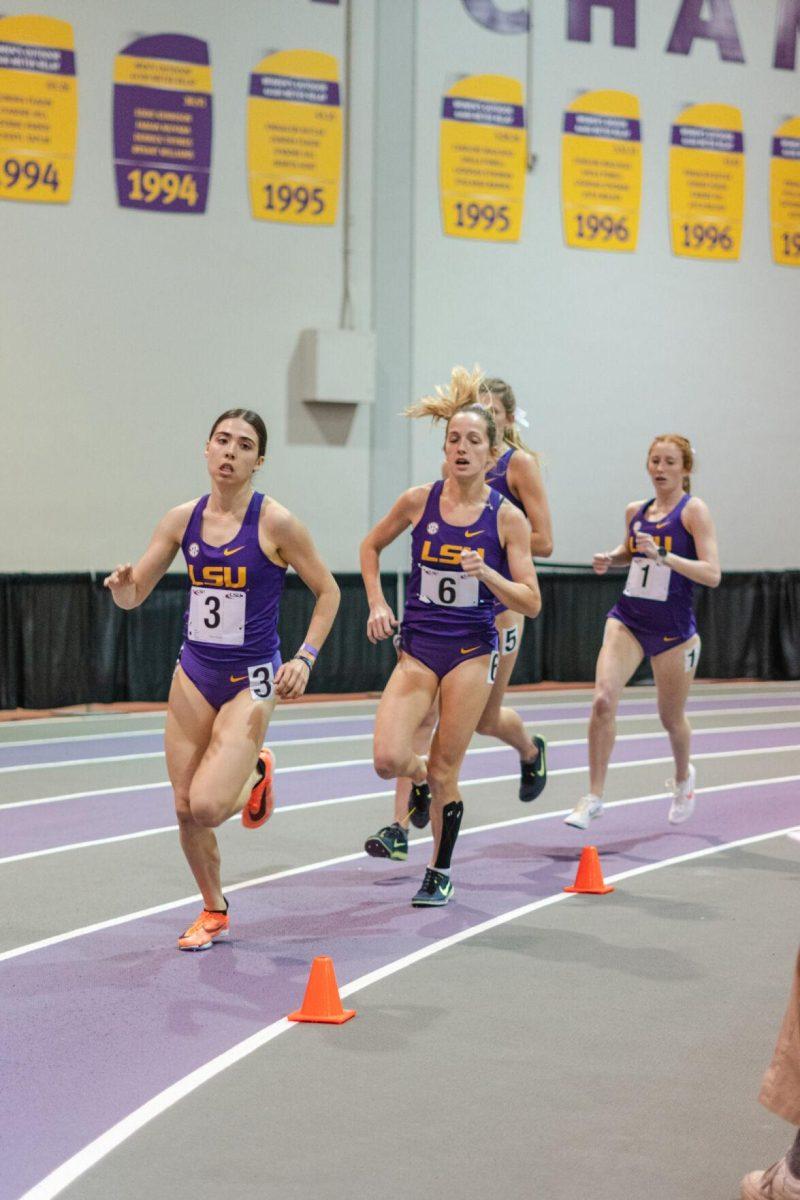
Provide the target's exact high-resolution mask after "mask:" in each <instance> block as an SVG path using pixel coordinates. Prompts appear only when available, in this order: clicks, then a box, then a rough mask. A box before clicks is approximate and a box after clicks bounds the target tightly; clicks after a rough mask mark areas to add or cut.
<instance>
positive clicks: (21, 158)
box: [0, 17, 78, 204]
mask: <svg viewBox="0 0 800 1200" xmlns="http://www.w3.org/2000/svg"><path fill="white" fill-rule="evenodd" d="M77 140H78V84H77V79H76V77H75V50H74V39H73V33H72V26H71V25H68V24H67V22H66V21H57V20H54V19H53V18H51V17H3V18H0V199H3V200H22V201H26V202H28V203H30V202H34V203H37V204H66V203H67V201H68V200H69V199H70V197H71V195H72V179H73V175H74V171H75V147H76V144H77Z"/></svg>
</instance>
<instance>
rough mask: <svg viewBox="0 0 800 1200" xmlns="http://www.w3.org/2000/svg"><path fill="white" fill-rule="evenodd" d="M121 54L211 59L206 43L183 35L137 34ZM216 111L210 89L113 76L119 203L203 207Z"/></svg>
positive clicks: (195, 62) (184, 209) (165, 208)
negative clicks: (162, 85) (173, 86)
mask: <svg viewBox="0 0 800 1200" xmlns="http://www.w3.org/2000/svg"><path fill="white" fill-rule="evenodd" d="M122 55H123V56H124V57H128V56H130V57H135V58H149V59H159V60H162V61H163V60H168V61H171V62H176V63H185V64H186V65H187V66H191V67H192V68H194V67H197V66H207V65H208V61H209V56H208V46H207V45H206V43H205V42H202V41H200V40H199V39H198V38H190V37H184V36H182V35H180V34H165V35H163V36H160V37H147V38H140V39H139V40H138V41H136V42H133V43H132V44H131V45H130V46H126V48H125V50H123V51H122ZM164 69H165V70H168V68H164ZM178 77H179V76H178ZM212 112H213V110H212V102H211V96H210V95H209V93H208V92H201V91H189V90H182V89H171V88H160V87H151V86H142V85H141V84H137V83H115V85H114V174H115V178H116V183H117V201H118V203H119V205H120V207H122V208H139V209H144V210H145V211H149V212H172V213H203V212H205V210H206V204H207V201H208V188H209V171H210V168H211V130H212Z"/></svg>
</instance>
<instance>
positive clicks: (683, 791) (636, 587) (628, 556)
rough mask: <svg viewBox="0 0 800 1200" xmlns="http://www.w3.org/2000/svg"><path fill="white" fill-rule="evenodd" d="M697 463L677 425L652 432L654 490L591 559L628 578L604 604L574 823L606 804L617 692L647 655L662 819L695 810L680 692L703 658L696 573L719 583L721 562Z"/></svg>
mask: <svg viewBox="0 0 800 1200" xmlns="http://www.w3.org/2000/svg"><path fill="white" fill-rule="evenodd" d="M693 467H694V450H693V449H692V446H691V445H690V443H689V441H688V439H687V438H685V437H682V436H681V435H680V434H676V433H667V434H662V435H660V436H659V437H657V438H656V439H655V440H654V441H653V443H652V444H651V446H650V449H649V451H648V455H647V472H648V474H649V476H650V479H651V481H652V484H653V488H654V489H655V496H654V497H653V499H652V500H645V501H641V500H636V501H635V502H634V503H633V504H629V505H628V507H627V509H626V512H625V527H626V536H625V541H624V542H622V543H621V544H620V545H619V546H617V547H616V549H614V550H611V551H609V552H606V553H600V554H595V556H594V559H593V563H592V565H593V568H594V571H595V573H596V574H598V575H604V574H605V573H606V571H607V570H608V569H609V567H622V566H625V565H626V564H627V565H628V578H627V580H626V583H625V588H624V590H623V593H622V595H621V596H620V598H619V600H618V601H617V603H616V604H615V605H614V607H613V608H612V609H611V611H610V612H609V614H608V619H607V621H606V628H605V636H604V638H603V646H602V649H601V651H600V656H599V658H598V660H597V672H596V677H595V689H594V699H593V703H592V715H591V719H590V721H589V775H590V780H589V792H588V794H587V795H586V796H583V797H582V798H581V799H580V800H579V801H578V803H577V805H576V806H575V808H574V810H573V811H572V812H571V813H570V814H569V816H568V817H567V818H566V824H567V825H572V826H573V827H574V828H575V829H586V828H587V827H588V826H589V823H590V822H591V821H592V820H594V818H596V817H599V816H601V814H602V811H603V805H602V796H603V788H604V787H605V780H606V773H607V771H608V763H609V760H610V758H611V752H612V750H613V748H614V739H615V736H616V712H617V707H618V705H619V699H620V696H621V694H622V689H623V688H624V687H625V685H626V683H627V682H628V681H629V679H630V678H631V676H632V675H633V674H634V672H635V671H636V669H637V667H638V666H639V664H640V663H641V661H642V659H643V658H644V657H645V656H649V657H650V660H651V664H652V668H653V676H654V679H655V683H656V692H657V695H658V714H659V717H660V718H661V723H662V725H663V726H664V728H665V729H666V731H667V733H668V734H669V739H670V743H671V745H672V753H673V756H674V758H675V777H674V779H673V780H670V781H669V784H670V785H671V787H672V804H671V806H670V810H669V815H668V819H669V821H670V822H671V823H672V824H674V825H676V824H680V823H681V822H682V821H687V820H688V819H689V817H690V816H691V815H692V813H693V811H694V792H695V769H694V767H693V766H692V764H691V763H690V761H689V749H690V744H691V736H692V731H691V727H690V725H689V722H688V720H687V719H686V700H687V697H688V695H689V688H690V686H691V683H692V680H693V679H694V676H695V672H696V670H697V664H698V661H699V658H700V638H699V637H698V635H697V626H696V625H695V619H694V611H693V608H692V591H693V587H694V584H695V583H699V584H703V585H704V586H705V587H712V588H713V587H717V585H718V584H719V581H720V568H719V553H718V550H717V538H716V533H715V532H714V523H713V521H712V520H711V515H710V513H709V511H708V508H707V506H706V505H705V504H704V503H703V501H702V500H701V499H700V498H699V497H697V496H692V495H691V494H690V483H691V473H692V469H693Z"/></svg>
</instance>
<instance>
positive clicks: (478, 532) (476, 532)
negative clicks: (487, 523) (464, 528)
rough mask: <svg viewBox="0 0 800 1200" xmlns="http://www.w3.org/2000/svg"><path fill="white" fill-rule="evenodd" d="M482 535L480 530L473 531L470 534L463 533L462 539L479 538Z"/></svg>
mask: <svg viewBox="0 0 800 1200" xmlns="http://www.w3.org/2000/svg"><path fill="white" fill-rule="evenodd" d="M482 533H483V530H482V529H473V530H471V531H470V532H468V533H465V534H464V537H480V536H481V534H482Z"/></svg>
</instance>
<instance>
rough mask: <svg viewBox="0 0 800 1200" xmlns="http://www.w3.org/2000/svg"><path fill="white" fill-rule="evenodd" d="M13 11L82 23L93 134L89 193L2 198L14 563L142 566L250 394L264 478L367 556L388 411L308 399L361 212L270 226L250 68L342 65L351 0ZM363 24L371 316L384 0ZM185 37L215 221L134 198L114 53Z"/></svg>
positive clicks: (83, 154)
mask: <svg viewBox="0 0 800 1200" xmlns="http://www.w3.org/2000/svg"><path fill="white" fill-rule="evenodd" d="M12 11H14V12H15V13H21V12H42V11H45V12H46V13H47V14H48V15H49V16H53V17H61V18H63V19H65V20H69V21H71V22H72V24H73V26H74V29H75V41H76V54H77V70H78V88H79V126H78V157H77V171H76V177H75V185H74V190H73V196H72V201H71V203H70V204H69V205H66V206H61V205H52V206H51V205H40V206H37V205H33V204H14V203H7V202H4V203H2V205H0V261H2V283H1V284H0V396H2V418H1V419H2V444H3V447H4V451H5V452H4V455H3V458H4V463H3V471H2V475H1V476H0V478H1V480H2V483H1V484H0V486H2V495H3V499H2V509H3V512H4V522H3V525H4V529H3V537H2V541H3V567H4V569H5V570H29V571H47V570H80V569H102V568H104V567H107V566H109V565H113V564H114V563H115V562H117V561H119V560H120V559H123V560H124V559H126V558H131V557H136V556H137V555H138V554H139V553H140V552H141V551H142V550H143V548H144V546H145V545H146V543H147V541H148V539H149V537H150V533H151V531H152V528H153V526H154V524H155V522H156V520H157V519H158V517H159V516H160V515H161V514H162V513H163V512H164V511H165V510H166V509H167V508H168V507H170V506H171V505H173V504H176V503H178V502H180V501H182V500H186V499H189V498H190V497H192V496H196V495H199V494H201V493H202V492H203V491H204V490H205V488H206V485H207V476H206V474H205V460H204V459H203V456H202V450H203V445H204V441H205V438H206V436H207V433H208V429H209V427H210V424H211V421H212V420H213V419H214V417H216V416H217V415H218V414H219V413H220V412H221V411H223V410H224V409H226V408H229V407H231V406H238V405H246V406H247V407H253V408H255V409H256V410H258V411H260V412H261V413H262V415H263V416H264V418H265V419H266V421H267V425H268V428H269V432H270V447H271V448H270V453H269V457H268V460H267V463H266V465H265V468H264V470H263V472H262V475H261V485H260V486H261V487H262V490H266V491H268V492H270V493H272V494H274V495H276V496H277V497H278V498H279V499H280V500H281V501H283V502H284V503H286V504H287V505H288V506H289V507H290V508H291V509H293V510H294V511H296V512H297V513H298V514H299V515H300V516H302V517H303V518H304V519H305V520H306V521H307V522H308V523H309V524H310V525H311V526H312V528H313V530H314V533H315V535H316V536H317V538H318V541H319V543H320V544H321V546H322V547H323V550H324V552H325V553H326V554H327V556H328V558H329V560H330V562H331V565H332V566H333V567H334V568H338V569H348V568H350V567H351V566H352V563H353V562H354V561H355V556H356V549H357V545H358V541H359V539H360V537H361V536H362V530H363V529H364V528H365V526H366V524H367V522H368V491H369V488H368V467H369V423H370V417H369V412H368V411H367V410H366V409H365V408H363V407H362V408H360V409H358V410H355V409H353V410H352V411H347V412H341V411H339V412H330V411H324V412H318V413H317V414H316V415H314V414H312V413H311V412H310V411H309V410H308V409H306V408H304V407H303V406H302V405H299V404H297V405H293V406H290V405H289V403H288V399H287V378H288V374H289V371H290V366H291V362H292V356H293V354H294V352H295V348H296V344H297V338H298V335H299V332H300V330H302V329H303V328H306V327H317V326H320V327H335V326H336V324H337V322H338V318H339V305H340V295H341V250H342V229H343V222H342V219H341V215H340V219H339V220H338V222H337V225H336V226H334V227H332V228H318V229H314V228H303V227H301V226H291V225H285V226H281V225H273V224H266V223H264V222H259V221H254V220H253V219H252V218H251V216H250V211H249V201H248V195H247V184H246V168H245V125H246V98H247V91H248V77H249V73H250V71H251V70H252V69H253V67H254V66H255V64H256V63H257V62H258V61H259V59H261V58H262V57H263V56H264V54H266V53H268V52H269V51H270V50H272V49H295V48H303V49H306V48H307V49H318V50H323V51H326V52H328V53H332V54H335V55H337V56H338V57H339V58H340V59H341V58H342V54H343V44H344V12H343V10H342V9H341V8H340V7H336V6H332V5H326V4H312V3H309V2H308V0H270V2H269V3H264V2H263V0H262V2H256V0H236V3H235V5H222V4H220V3H219V2H218V0H170V3H164V2H163V0H80V2H78V0H47V3H46V4H45V3H42V0H36V2H35V3H23V2H21V0H17V3H16V4H15V6H14V8H13V10H12ZM355 15H356V17H357V20H356V22H355V24H356V28H357V35H358V44H357V54H356V57H357V61H358V64H359V70H361V71H362V72H365V73H366V74H365V76H363V75H359V74H357V76H356V78H355V80H354V96H356V97H357V103H356V104H355V106H354V139H355V141H356V144H358V145H359V146H361V147H365V148H366V152H365V153H364V154H362V155H360V156H359V158H358V162H357V163H356V171H355V178H354V186H353V199H354V211H353V233H354V241H355V254H354V257H353V281H352V292H353V298H354V307H355V312H356V316H357V319H358V321H359V324H360V325H361V326H362V327H364V328H369V326H370V321H371V312H370V303H371V299H370V298H371V286H372V282H371V265H370V257H369V255H370V246H371V209H372V201H371V189H372V175H371V154H370V145H371V140H372V133H371V99H372V65H371V59H372V44H373V35H372V0H358V2H357V8H356V14H355ZM165 32H178V33H187V34H191V35H194V36H197V37H201V38H204V39H206V40H207V41H208V42H209V45H210V50H211V65H212V71H213V89H214V132H213V159H212V174H211V189H210V197H209V204H208V210H207V212H206V214H205V215H203V216H172V215H157V214H152V213H146V212H137V211H133V210H123V209H120V208H118V207H117V204H116V197H115V191H114V175H113V164H112V158H113V150H112V136H111V135H112V128H111V120H112V70H113V63H114V56H115V54H117V53H118V52H119V50H120V49H122V47H123V46H124V45H126V44H127V43H128V42H129V41H131V40H132V38H133V37H134V36H136V35H137V34H138V33H165ZM364 43H366V45H364ZM340 214H341V207H340ZM343 481H346V486H343ZM333 496H335V503H334V502H333V501H326V500H325V498H326V497H333ZM321 499H322V500H323V503H320V501H321ZM177 565H179V564H177V563H176V566H177Z"/></svg>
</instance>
